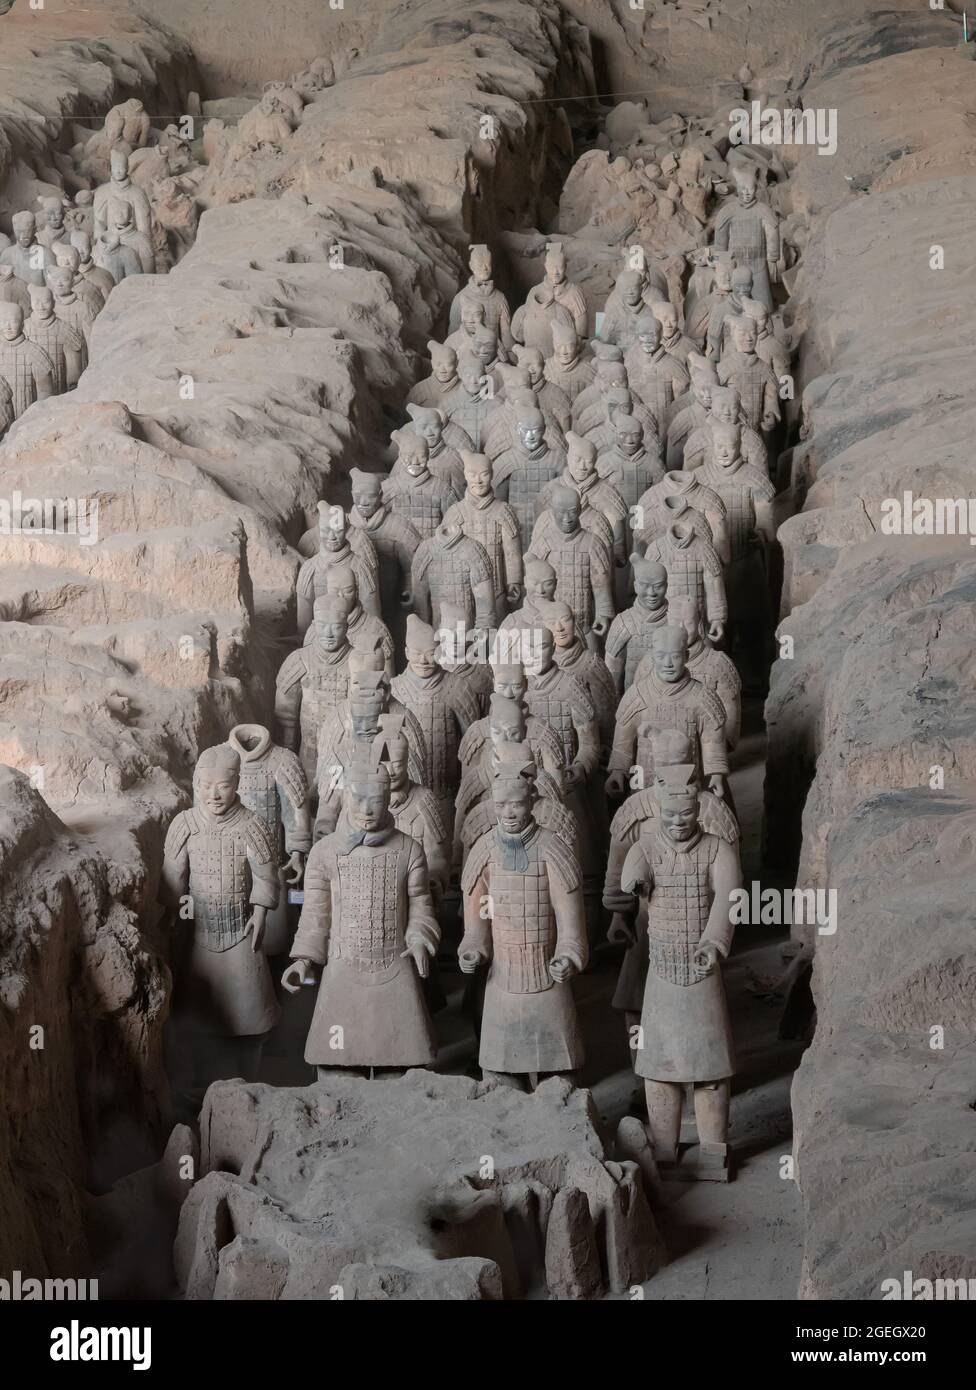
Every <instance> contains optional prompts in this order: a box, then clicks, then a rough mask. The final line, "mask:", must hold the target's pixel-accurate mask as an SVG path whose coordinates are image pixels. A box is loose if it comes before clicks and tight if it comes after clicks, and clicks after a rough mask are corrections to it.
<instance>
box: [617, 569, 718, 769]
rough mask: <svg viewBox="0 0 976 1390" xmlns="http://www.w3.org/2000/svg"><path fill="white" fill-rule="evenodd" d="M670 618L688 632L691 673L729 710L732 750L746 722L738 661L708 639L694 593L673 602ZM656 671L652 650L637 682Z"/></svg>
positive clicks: (669, 609) (642, 665)
mask: <svg viewBox="0 0 976 1390" xmlns="http://www.w3.org/2000/svg"><path fill="white" fill-rule="evenodd" d="M668 620H669V622H672V623H680V624H681V626H682V627H683V628H684V630H685V632H686V633H687V634H688V662H687V669H688V674H689V675H690V676H691V677H692V678H693V679H694V680H696V681H701V683H702V685H703V686H704V687H705V688H706V690H710V691H711V692H712V694H713V695H715V696H716V697H717V698H718V701H719V703H720V704H721V706H722V709H723V710H724V712H725V746H726V748H728V750H729V752H730V753H731V752H732V751H733V750H734V749H735V747H736V744H737V743H738V742H739V732H740V729H741V725H742V680H741V678H740V676H739V673H738V671H737V670H736V666H735V662H734V661H733V660H732V658H731V657H730V656H727V655H726V654H725V652H720V651H719V650H718V649H717V648H716V647H713V646H712V644H711V643H710V642H709V641H707V639H706V637H705V629H704V625H703V623H702V615H701V609H700V608H699V606H698V602H697V600H696V599H694V598H692V597H691V596H690V595H688V594H681V595H679V597H677V598H675V599H672V600H671V601H670V603H669V604H668ZM653 672H654V656H653V653H652V652H649V653H648V654H647V656H645V657H644V659H643V661H642V662H641V663H640V665H639V666H638V667H637V674H636V676H635V678H634V679H635V683H636V684H640V682H641V681H643V680H645V679H646V678H647V677H648V676H650V675H652V674H653ZM682 761H683V762H686V761H688V760H687V759H684V758H683V759H682Z"/></svg>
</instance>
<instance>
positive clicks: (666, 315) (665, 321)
mask: <svg viewBox="0 0 976 1390" xmlns="http://www.w3.org/2000/svg"><path fill="white" fill-rule="evenodd" d="M655 317H656V318H657V320H658V322H659V323H660V325H661V337H662V338H673V337H674V335H675V333H677V331H678V315H677V314H676V313H675V311H674V306H673V305H668V307H667V309H665V308H664V307H663V304H662V307H661V308H660V309H659V310H657V311H656V313H655Z"/></svg>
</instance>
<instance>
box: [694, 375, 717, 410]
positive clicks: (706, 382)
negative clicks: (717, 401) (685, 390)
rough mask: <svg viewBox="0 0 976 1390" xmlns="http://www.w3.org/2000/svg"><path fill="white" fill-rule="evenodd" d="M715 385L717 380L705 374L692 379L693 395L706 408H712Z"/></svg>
mask: <svg viewBox="0 0 976 1390" xmlns="http://www.w3.org/2000/svg"><path fill="white" fill-rule="evenodd" d="M714 385H715V382H714V381H712V380H710V379H709V378H708V377H705V376H696V377H692V379H691V391H692V395H693V396H694V397H695V400H696V401H697V402H698V404H699V405H701V406H704V407H705V409H706V410H710V409H711V405H712V388H713V387H714Z"/></svg>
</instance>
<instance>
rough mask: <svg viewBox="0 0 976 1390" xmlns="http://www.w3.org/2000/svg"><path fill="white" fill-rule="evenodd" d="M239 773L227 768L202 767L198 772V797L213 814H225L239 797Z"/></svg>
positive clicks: (201, 803)
mask: <svg viewBox="0 0 976 1390" xmlns="http://www.w3.org/2000/svg"><path fill="white" fill-rule="evenodd" d="M238 781H239V775H238V773H236V772H231V771H229V770H228V769H227V768H220V767H213V768H202V769H201V770H200V771H199V772H198V773H197V779H196V784H197V799H198V801H199V802H200V805H201V806H203V807H204V809H205V810H207V811H209V812H210V814H211V815H212V816H224V815H226V814H227V812H228V811H229V810H230V808H231V807H232V806H233V804H234V802H235V800H236V799H237V783H238Z"/></svg>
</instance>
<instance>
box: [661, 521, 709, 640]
mask: <svg viewBox="0 0 976 1390" xmlns="http://www.w3.org/2000/svg"><path fill="white" fill-rule="evenodd" d="M685 514H686V515H689V513H688V512H687V511H686V513H685ZM694 515H695V514H694V513H693V512H692V513H691V514H690V517H691V519H689V520H688V521H676V522H673V523H672V524H671V525H670V526H669V527H668V529H667V530H666V531H663V532H662V533H661V534H660V535H659V536H658V537H657V539H656V540H653V541H651V543H650V545H648V547H647V549H646V550H645V552H644V556H645V558H646V559H648V560H657V562H658V563H659V564H662V565H663V566H664V568H665V569H666V570H667V572H668V594H669V595H670V597H671V598H675V597H677V595H678V594H691V595H693V596H694V597H695V598H696V599H697V600H698V602H699V604H700V605H701V608H702V611H703V612H704V614H705V620H706V622H707V623H708V636H709V639H710V640H711V641H712V642H721V640H722V636H723V634H724V632H725V624H726V622H727V620H728V616H729V607H728V601H727V599H726V596H725V579H724V575H723V571H722V561H721V560H720V559H719V557H718V555H717V553H716V551H715V547H714V546H713V545H712V543H711V541H710V540H708V539H707V537H706V536H705V535H704V534H703V532H702V531H701V529H700V528H699V526H698V524H697V523H696V521H695V520H694Z"/></svg>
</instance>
